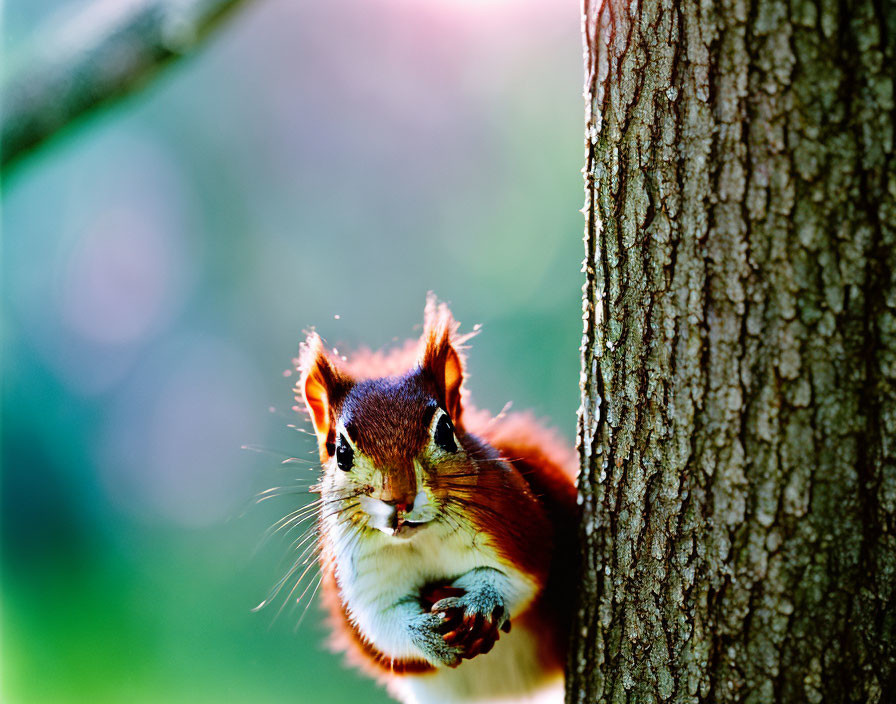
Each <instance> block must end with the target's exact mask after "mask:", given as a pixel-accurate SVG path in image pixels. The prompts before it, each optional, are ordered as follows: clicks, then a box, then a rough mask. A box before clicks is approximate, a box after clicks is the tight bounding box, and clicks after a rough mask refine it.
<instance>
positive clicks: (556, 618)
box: [296, 296, 577, 704]
mask: <svg viewBox="0 0 896 704" xmlns="http://www.w3.org/2000/svg"><path fill="white" fill-rule="evenodd" d="M472 334H475V333H471V334H466V335H461V334H459V332H458V323H457V322H456V321H455V320H454V318H453V317H452V315H451V312H450V311H449V309H448V307H447V306H446V305H445V304H444V303H442V304H439V303H437V302H436V300H435V298H434V297H432V296H430V297H429V299H428V300H427V305H426V310H425V320H424V330H423V336H422V338H421V339H420V341H419V343H418V344H417V345H412V344H406V345H405V346H404V347H403V348H400V349H397V350H395V351H393V352H391V353H365V354H359V355H357V356H355V357H353V358H352V359H350V360H348V361H343V360H340V359H338V358H333V357H330V356H329V355H328V354H327V352H326V350H325V349H324V346H323V343H322V341H321V339H320V337H319V336H318V335H317V334H316V333H313V332H312V333H311V334H310V335H309V336H308V338H307V340H306V341H305V343H304V344H303V345H302V351H301V355H300V363H299V371H300V372H301V377H300V380H299V383H298V385H297V388H296V395H297V400H299V402H300V403H301V402H304V404H305V406H306V408H307V410H308V412H309V414H310V416H311V421H312V423H313V425H314V431H315V435H316V437H317V442H318V446H319V449H320V461H321V466H322V469H323V475H322V478H321V481H320V484H319V485H318V486H317V487H316V490H318V491H319V492H320V494H321V501H320V506H321V508H320V509H319V515H318V518H317V522H318V532H319V541H320V545H319V548H320V552H319V554H320V557H319V562H320V567H321V573H322V582H321V593H322V595H323V601H324V604H325V607H326V609H327V611H328V612H329V617H330V622H331V627H332V631H333V637H332V644H333V645H334V647H335V648H336V649H338V650H341V651H344V652H345V653H347V655H348V659H349V660H350V661H351V662H352V663H354V664H356V665H358V666H360V667H361V668H362V669H363V670H365V671H366V672H368V673H370V674H372V675H373V676H375V677H377V678H378V679H379V680H380V681H381V682H384V683H385V684H386V686H387V688H388V690H389V692H390V693H391V694H392V695H393V696H394V697H396V698H397V699H399V700H400V701H402V702H405V703H406V704H437V703H438V704H449V703H451V702H472V701H499V700H508V701H514V702H520V701H532V702H534V701H539V702H561V701H562V699H563V669H564V665H565V660H566V642H567V637H568V630H569V623H570V618H571V609H572V606H573V602H574V595H573V590H574V588H575V585H574V582H575V579H576V574H577V570H576V566H575V565H576V555H577V551H576V549H575V522H576V516H577V505H576V489H575V477H576V473H577V468H576V461H575V457H574V454H573V452H572V450H571V449H570V448H569V447H568V446H567V445H566V444H565V443H563V442H562V441H561V440H560V439H559V438H558V437H557V436H556V435H555V434H554V433H553V432H551V431H548V430H546V429H545V428H543V427H542V426H541V425H539V424H538V423H537V422H536V421H535V420H534V419H533V418H532V416H531V415H528V414H502V416H499V417H497V418H491V417H489V415H488V414H486V413H483V412H481V411H477V410H475V409H474V408H472V407H471V405H470V404H469V402H468V399H467V396H468V394H467V392H466V389H465V387H464V377H465V363H466V360H465V351H466V347H465V343H466V342H467V341H468V340H469V338H470V337H472ZM414 347H416V348H417V349H416V350H415V349H414Z"/></svg>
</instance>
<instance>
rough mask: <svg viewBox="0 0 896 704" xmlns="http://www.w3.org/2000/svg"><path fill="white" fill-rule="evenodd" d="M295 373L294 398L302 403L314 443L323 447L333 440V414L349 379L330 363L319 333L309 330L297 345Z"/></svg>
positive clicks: (347, 388)
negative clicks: (306, 336)
mask: <svg viewBox="0 0 896 704" xmlns="http://www.w3.org/2000/svg"><path fill="white" fill-rule="evenodd" d="M299 372H300V374H301V376H300V377H299V382H298V384H296V400H297V401H298V400H303V401H304V402H305V406H306V408H307V409H308V413H309V414H310V415H311V423H312V424H313V425H314V432H315V434H316V435H317V441H318V444H319V445H320V446H321V447H322V448H324V447H326V445H327V443H331V442H333V438H332V437H331V435H332V434H333V426H334V425H335V423H336V413H337V410H338V408H339V405H340V404H341V403H342V400H343V399H344V398H345V395H346V394H347V393H348V391H349V389H351V387H352V383H353V382H352V379H351V377H349V376H348V375H347V374H345V373H343V372H342V371H340V370H339V368H338V367H337V366H336V365H335V364H334V363H333V361H332V360H331V359H330V357H329V356H328V355H327V352H326V350H325V349H324V343H323V340H321V338H320V335H318V334H317V333H316V332H313V331H312V332H310V333H309V334H308V338H307V339H306V340H305V342H304V343H302V345H301V348H300V351H299Z"/></svg>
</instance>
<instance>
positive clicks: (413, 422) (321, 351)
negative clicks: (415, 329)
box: [296, 295, 472, 536]
mask: <svg viewBox="0 0 896 704" xmlns="http://www.w3.org/2000/svg"><path fill="white" fill-rule="evenodd" d="M458 327H459V326H458V323H457V322H456V321H455V320H454V318H453V316H452V315H451V311H450V310H449V309H448V307H447V305H445V304H444V303H438V302H437V301H436V299H435V297H434V296H432V295H430V296H429V297H428V298H427V303H426V309H425V313H424V324H423V335H422V336H421V338H420V340H419V342H418V345H417V352H416V357H415V360H414V361H413V362H412V363H411V364H409V365H408V367H409V368H406V369H405V370H404V372H403V373H400V374H394V375H387V376H376V375H375V374H376V369H373V368H372V367H373V366H374V364H373V363H372V362H371V361H370V360H368V362H367V364H366V365H364V364H359V363H358V362H357V360H354V364H352V363H350V364H340V362H339V361H338V360H336V359H334V358H332V357H330V356H329V355H328V353H327V351H326V349H325V348H324V345H323V342H322V340H321V338H320V336H319V335H318V334H317V333H315V332H312V333H310V334H309V335H308V338H307V340H306V341H305V343H304V345H303V346H302V352H301V356H300V365H299V368H300V371H301V377H300V380H299V383H298V385H297V388H296V397H297V399H301V400H302V401H304V404H305V407H306V408H307V410H308V413H309V415H310V416H311V422H312V424H313V426H314V432H315V435H316V437H317V442H318V447H319V450H320V458H321V464H322V466H323V468H324V478H323V481H322V483H321V488H322V492H323V493H325V494H326V493H330V494H339V495H345V496H347V495H349V494H351V495H353V497H358V501H359V502H360V507H361V510H362V511H363V512H364V514H365V515H366V516H367V518H368V524H369V525H370V526H371V527H374V528H378V529H379V530H382V531H383V532H385V533H387V534H389V535H397V536H402V535H403V534H409V533H411V532H412V529H413V528H414V527H416V526H419V525H421V524H423V523H427V522H429V521H431V520H433V519H434V518H435V517H436V516H437V515H438V506H439V503H440V502H439V497H438V494H439V489H438V485H439V479H440V478H444V477H445V476H450V475H454V476H459V475H461V474H464V476H469V474H470V468H471V462H470V459H469V458H468V456H467V454H466V451H465V449H464V442H463V441H464V437H465V433H464V429H463V399H464V396H465V390H464V388H463V382H464V370H465V357H464V350H465V347H464V343H465V342H466V341H467V340H468V339H469V338H470V337H472V334H466V335H460V334H459V333H458ZM371 359H377V358H376V357H375V356H373V357H372V358H371ZM378 359H379V360H380V361H382V362H383V366H384V367H385V368H388V367H390V366H394V365H392V364H391V361H392V360H389V362H388V363H387V362H386V358H383V357H379V358H378ZM365 366H366V368H367V369H370V370H371V371H373V372H374V375H361V374H358V373H357V370H359V369H362V368H364V367H365Z"/></svg>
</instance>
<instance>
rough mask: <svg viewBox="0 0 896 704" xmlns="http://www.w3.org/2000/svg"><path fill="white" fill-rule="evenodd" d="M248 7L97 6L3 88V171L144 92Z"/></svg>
mask: <svg viewBox="0 0 896 704" xmlns="http://www.w3.org/2000/svg"><path fill="white" fill-rule="evenodd" d="M244 1H245V0H98V1H97V2H95V3H93V4H92V5H90V6H89V7H88V8H87V10H85V11H84V12H83V14H81V15H80V16H79V17H77V18H76V19H75V21H74V22H71V23H69V24H67V25H66V26H64V27H63V28H62V29H61V30H60V31H58V32H55V33H51V34H50V35H49V36H41V38H40V41H41V44H42V45H43V46H45V47H48V48H47V49H45V50H40V51H37V52H36V54H35V55H33V56H29V57H28V61H27V62H26V63H24V64H22V65H20V66H19V70H17V71H15V72H13V74H12V75H9V76H6V77H5V80H4V81H3V89H2V90H3V105H2V123H0V169H2V170H4V171H5V170H7V169H8V168H9V166H10V165H11V164H13V162H15V161H17V160H18V159H19V158H21V157H22V156H23V155H25V154H27V153H28V152H30V151H32V150H34V149H35V148H36V147H38V146H40V145H41V144H43V143H44V142H45V141H46V140H48V139H49V138H50V137H52V136H53V135H54V134H56V133H57V132H59V131H60V130H62V129H63V128H64V127H66V126H68V125H69V124H71V123H72V122H74V121H75V120H77V119H78V118H80V117H81V116H82V115H84V114H86V113H88V112H90V111H92V110H94V109H95V108H97V107H100V106H101V105H106V104H108V103H110V102H112V101H113V100H116V99H118V98H121V97H123V96H126V95H128V94H130V93H133V92H134V91H136V90H138V89H139V88H140V87H141V86H143V85H144V83H145V82H146V81H147V80H148V79H150V78H151V77H152V76H153V75H155V73H156V72H157V71H158V70H159V69H160V68H161V67H162V66H164V65H165V64H167V63H168V62H170V61H171V60H172V59H175V58H177V57H179V56H183V55H185V54H187V53H189V52H191V51H192V50H194V49H195V48H196V47H197V46H198V45H199V44H200V43H201V42H202V40H203V39H204V38H205V37H206V36H207V35H208V33H209V31H210V30H211V29H212V28H213V27H214V26H215V25H216V24H217V23H218V21H219V20H221V19H222V18H223V17H224V16H225V15H226V14H228V13H229V12H230V11H231V10H233V9H235V8H236V7H237V6H238V5H240V4H241V3H243V2H244Z"/></svg>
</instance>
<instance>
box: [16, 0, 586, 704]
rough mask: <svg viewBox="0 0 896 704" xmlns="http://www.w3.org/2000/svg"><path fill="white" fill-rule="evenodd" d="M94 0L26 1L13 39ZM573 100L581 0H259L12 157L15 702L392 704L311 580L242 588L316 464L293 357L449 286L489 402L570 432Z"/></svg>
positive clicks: (404, 325)
mask: <svg viewBox="0 0 896 704" xmlns="http://www.w3.org/2000/svg"><path fill="white" fill-rule="evenodd" d="M83 4H84V3H82V2H78V1H75V0H69V1H68V2H64V1H60V0H8V1H7V2H6V4H5V8H4V33H5V54H6V56H7V57H11V56H19V57H21V56H24V55H26V53H25V52H27V51H29V50H30V48H31V47H34V46H40V45H41V44H42V39H43V38H44V37H46V36H48V35H47V30H46V27H47V25H48V23H49V24H50V25H54V24H55V25H60V26H64V25H65V24H66V21H67V19H70V18H71V17H73V16H77V15H78V13H79V12H80V11H81V9H82V6H83ZM7 65H8V64H7ZM580 96H581V50H580V38H579V8H578V5H577V3H574V2H569V3H560V2H555V1H553V0H516V1H511V0H506V1H503V2H502V1H501V0H492V1H491V2H487V1H485V0H483V1H482V2H475V1H474V0H454V1H452V0H332V1H328V2H294V1H293V0H257V1H256V2H254V3H250V4H249V5H248V7H247V8H246V9H245V10H244V11H242V12H240V13H239V14H238V15H236V16H235V17H234V18H233V19H232V21H230V22H229V23H228V24H227V25H226V26H225V27H224V28H223V30H222V31H220V32H218V33H217V34H216V35H215V36H214V37H213V38H212V40H211V41H210V42H209V43H208V44H207V45H206V46H205V47H203V49H202V50H201V51H200V52H199V53H198V54H197V55H195V56H192V57H189V58H188V59H186V60H184V61H182V62H180V63H178V64H177V65H175V66H173V67H172V68H171V69H170V70H169V71H167V72H166V73H165V74H164V75H163V76H162V77H161V78H160V79H158V80H156V81H155V82H153V83H152V84H151V85H149V86H148V87H147V88H146V89H145V90H143V91H142V92H141V93H139V94H138V95H136V96H135V97H132V98H130V99H128V100H127V101H125V103H124V104H121V105H118V106H116V107H114V108H113V109H110V110H106V111H104V112H102V113H101V114H99V115H98V116H94V117H92V118H90V119H89V120H88V121H87V122H86V123H85V124H82V125H80V126H78V127H77V128H76V129H73V130H70V131H68V132H67V133H66V134H65V135H64V136H63V137H62V138H61V139H59V140H57V141H55V142H53V143H52V144H51V145H49V147H48V148H46V149H44V150H42V151H41V152H40V153H38V154H36V155H34V156H33V157H31V158H29V159H28V160H27V161H26V162H24V163H21V164H20V165H19V167H18V168H17V169H16V170H15V171H14V172H13V173H12V174H11V175H9V176H8V177H7V178H6V180H5V181H4V183H3V186H2V228H3V231H2V235H3V241H2V248H3V249H2V305H3V309H2V310H3V316H2V344H3V349H2V382H3V395H2V404H3V405H2V451H3V454H2V672H0V677H2V679H0V687H2V690H0V698H2V701H3V702H8V703H11V704H17V703H25V702H107V701H108V702H122V701H127V702H138V703H139V702H169V703H177V702H185V703H187V702H189V703H191V704H197V703H198V704H201V703H202V702H222V701H224V702H261V703H263V702H334V703H335V702H353V703H354V702H357V701H359V697H360V698H361V699H360V701H371V702H384V701H387V698H386V695H385V694H384V693H383V692H382V691H381V690H380V689H379V688H378V687H377V686H376V685H374V684H373V683H371V682H369V681H367V680H366V679H364V678H362V677H360V676H359V675H356V674H355V673H354V672H353V671H351V670H348V669H346V668H344V667H343V666H342V664H341V662H340V659H339V658H338V657H336V656H334V655H332V654H330V653H328V652H327V651H326V650H325V649H324V648H323V647H322V641H323V639H324V636H325V632H324V629H323V626H322V624H321V623H320V620H319V611H318V608H317V605H316V604H313V605H312V606H311V608H310V609H309V612H308V616H307V618H306V619H305V620H304V622H303V623H302V625H301V627H300V628H299V629H298V630H296V629H295V626H296V623H297V622H298V620H299V617H300V616H301V608H297V607H294V606H292V605H289V604H288V605H287V606H286V608H284V609H283V612H282V614H280V616H279V617H276V612H277V609H278V608H279V605H280V603H282V599H281V600H280V601H279V602H277V603H276V604H275V606H274V607H269V608H266V609H263V610H262V611H261V612H259V613H252V612H251V611H250V609H251V608H252V607H253V606H255V605H256V604H257V603H258V602H260V601H261V600H262V599H263V598H264V597H265V596H266V595H267V592H268V590H269V589H270V587H271V586H272V585H273V584H274V583H275V582H276V580H277V578H278V577H279V576H280V575H281V574H282V573H283V571H284V570H285V569H286V568H287V567H288V565H289V563H290V555H291V551H290V540H289V539H283V538H282V537H280V536H276V537H275V538H273V539H271V540H268V541H266V542H264V541H262V535H263V534H264V532H265V529H266V528H267V527H268V526H270V525H271V524H272V523H273V522H274V521H276V520H277V518H279V517H280V516H282V515H283V514H285V513H287V512H288V511H290V510H292V509H293V508H295V507H296V506H297V505H298V503H297V502H301V501H305V500H306V499H305V498H304V497H296V496H287V497H282V498H280V499H276V500H272V501H269V502H265V503H262V504H260V505H254V503H253V501H252V497H253V496H254V495H255V493H256V492H258V491H260V490H262V489H265V488H267V487H269V486H274V485H281V484H285V483H289V482H291V481H292V480H293V479H295V478H296V477H297V476H302V477H307V476H309V470H308V469H307V468H306V467H305V466H304V465H301V464H298V465H297V464H285V465H284V464H281V460H283V459H284V458H286V457H290V456H296V457H300V458H304V457H308V456H309V453H313V447H312V442H311V440H310V438H309V437H308V436H307V435H305V434H302V433H299V432H296V431H295V430H293V429H290V428H289V427H288V426H289V424H291V423H299V424H300V425H304V423H303V421H302V419H301V418H298V417H297V416H296V415H295V414H294V413H293V412H292V411H291V410H290V408H291V406H292V404H293V400H292V394H291V385H292V383H293V382H294V377H290V376H287V374H288V372H289V369H290V367H291V358H292V357H293V356H294V355H295V353H296V350H297V345H298V342H299V340H300V339H301V338H302V331H303V330H304V329H306V328H308V327H309V326H312V325H313V326H316V328H317V329H318V330H319V332H320V333H321V334H322V335H323V336H324V337H325V338H326V339H327V340H328V342H329V343H330V344H332V345H334V346H337V347H338V348H339V349H340V352H342V351H346V352H348V351H350V350H351V349H352V348H356V347H358V346H360V345H368V346H371V347H374V348H377V347H381V346H384V345H388V344H390V343H391V342H392V341H394V340H395V339H399V340H403V339H405V338H407V337H410V336H413V335H415V334H416V332H417V331H415V328H414V326H415V325H419V322H420V319H421V313H422V308H423V303H424V298H425V295H426V292H427V291H428V290H433V291H435V292H436V293H437V294H438V295H439V297H441V298H442V299H445V300H447V301H449V302H450V303H451V305H452V309H453V311H454V313H455V315H456V317H457V318H458V319H459V320H460V321H462V323H463V325H464V329H470V328H471V327H472V326H473V325H474V324H476V323H481V324H482V333H481V334H480V335H479V336H478V337H477V338H476V339H475V341H474V346H473V351H472V356H471V358H470V371H471V378H470V387H471V388H472V392H473V398H474V400H475V402H476V403H477V405H480V406H483V407H485V408H488V409H490V410H492V411H494V412H497V411H498V410H500V409H501V407H502V406H504V404H505V403H506V402H508V401H512V403H513V407H514V408H516V409H525V408H531V409H533V410H534V411H535V412H536V413H537V414H538V415H540V416H543V417H548V418H551V419H552V420H553V422H554V424H555V425H556V426H557V427H558V428H559V429H560V431H561V432H562V433H563V434H565V435H566V436H567V437H568V438H569V439H570V442H571V441H572V438H573V434H574V426H575V409H576V407H577V404H578V386H577V381H578V374H579V361H578V352H577V349H578V344H579V339H580V331H581V315H580V310H581V308H580V293H581V275H580V271H579V270H580V263H581V259H582V254H583V252H582V245H581V231H582V222H581V216H580V214H579V213H578V209H579V208H580V206H581V201H582V195H581V194H582V186H581V176H580V173H579V170H580V166H581V156H582V146H581V145H582V139H581V124H582V103H581V97H580ZM337 315H338V316H339V318H338V319H337V318H335V317H334V316H337ZM243 445H251V446H253V447H257V448H260V449H261V450H262V451H260V452H258V451H245V450H241V446H243Z"/></svg>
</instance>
